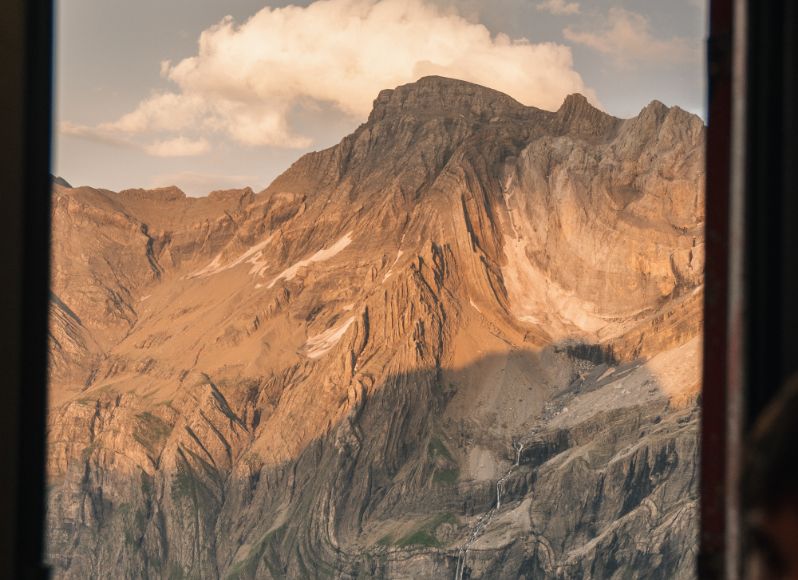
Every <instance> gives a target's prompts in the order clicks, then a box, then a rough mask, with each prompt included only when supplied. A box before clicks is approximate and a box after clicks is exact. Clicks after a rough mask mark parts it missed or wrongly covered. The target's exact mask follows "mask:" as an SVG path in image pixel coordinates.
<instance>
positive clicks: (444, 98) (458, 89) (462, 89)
mask: <svg viewBox="0 0 798 580" xmlns="http://www.w3.org/2000/svg"><path fill="white" fill-rule="evenodd" d="M530 109H531V108H530V107H526V106H524V105H522V104H521V103H519V102H518V101H516V100H515V99H513V98H511V97H509V96H508V95H505V94H504V93H501V92H499V91H496V90H493V89H489V88H487V87H483V86H480V85H476V84H474V83H470V82H467V81H462V80H458V79H452V78H446V77H440V76H428V77H423V78H421V79H419V80H418V81H416V82H414V83H409V84H406V85H402V86H400V87H397V88H395V89H387V90H384V91H382V92H380V94H379V95H378V96H377V99H376V100H375V101H374V108H373V110H372V112H371V115H370V116H369V121H370V122H375V121H379V120H381V119H383V118H385V117H387V116H391V115H402V114H412V115H425V116H444V117H456V116H466V117H485V116H488V117H493V116H497V115H502V116H519V115H520V116H524V115H527V114H528V112H529V110H530ZM532 110H534V109H532Z"/></svg>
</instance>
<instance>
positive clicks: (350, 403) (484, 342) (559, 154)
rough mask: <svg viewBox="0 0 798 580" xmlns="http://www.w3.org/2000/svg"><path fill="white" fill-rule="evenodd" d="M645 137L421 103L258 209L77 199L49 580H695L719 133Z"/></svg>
mask: <svg viewBox="0 0 798 580" xmlns="http://www.w3.org/2000/svg"><path fill="white" fill-rule="evenodd" d="M655 109H656V107H654V108H652V109H651V110H650V114H647V115H640V116H638V117H636V118H634V119H628V120H619V119H615V118H614V117H612V116H610V115H607V114H605V113H603V112H601V111H599V110H598V109H596V108H595V107H593V106H591V105H590V104H589V102H587V99H586V98H585V97H583V96H580V95H571V96H569V97H568V98H566V99H565V102H564V103H563V105H562V106H561V107H560V108H559V109H558V110H557V111H542V110H539V109H535V108H533V107H526V106H524V105H522V104H520V103H518V102H516V101H514V100H513V99H511V98H510V97H508V96H507V95H504V94H502V93H500V92H497V91H493V90H491V89H486V88H484V87H479V86H478V85H474V84H472V83H466V82H463V81H457V80H453V79H445V78H441V77H425V78H424V79H421V80H420V81H418V82H416V83H412V84H410V85H405V86H402V87H398V88H396V89H392V90H389V91H383V92H382V93H380V96H379V97H378V99H377V101H376V103H375V109H374V112H373V113H372V116H371V119H370V121H369V122H368V123H364V124H363V125H361V126H360V127H359V128H358V129H356V130H355V131H354V132H353V133H352V134H351V135H348V136H346V137H345V138H344V139H343V140H342V141H341V142H340V143H339V144H337V145H335V146H333V147H330V148H328V149H325V150H324V151H319V152H314V153H310V154H307V155H304V156H303V157H302V158H301V159H299V160H298V161H297V162H296V163H295V164H294V165H293V166H292V167H291V168H290V169H289V170H288V171H286V172H285V173H284V174H283V175H282V176H281V177H280V178H278V179H277V180H276V181H275V182H274V183H273V184H272V185H271V186H270V187H269V188H268V189H267V190H266V191H265V192H262V193H260V194H257V195H255V194H253V193H252V191H251V190H249V189H244V190H232V191H228V192H219V193H216V194H213V195H209V196H208V197H205V198H187V197H185V195H184V194H183V193H182V192H181V191H180V190H178V189H177V188H163V189H160V190H150V191H146V190H128V191H125V192H122V193H120V194H115V193H113V192H107V191H102V190H93V189H91V188H77V189H64V188H61V187H58V186H56V187H55V188H54V192H53V202H54V203H53V213H54V218H53V223H54V232H53V240H54V243H53V275H52V280H53V282H52V290H53V294H54V297H53V299H52V301H51V318H50V320H51V321H52V323H51V344H50V352H51V358H50V361H51V364H50V367H49V368H50V379H51V381H50V384H51V401H50V402H51V404H50V409H51V411H50V413H51V414H50V421H49V425H50V445H49V447H48V453H49V464H48V474H49V478H50V482H49V483H50V488H49V489H50V493H49V496H48V497H49V509H48V511H47V513H48V518H49V525H48V533H49V538H48V544H47V545H48V551H49V558H50V561H51V562H52V564H53V566H54V568H55V569H56V571H57V573H58V576H59V578H63V579H64V580H73V579H74V580H78V579H83V578H89V577H120V576H121V577H149V578H165V577H183V578H185V577H190V578H195V577H196V578H205V577H213V578H216V577H224V578H239V579H241V580H245V579H246V580H249V579H253V578H301V577H306V576H308V574H309V571H311V572H310V573H311V574H312V571H320V572H321V574H322V575H323V576H325V577H330V578H336V579H343V578H364V577H376V578H385V579H386V580H390V579H392V578H409V577H416V578H454V577H455V576H456V575H457V576H458V577H464V578H465V577H469V578H478V577H481V578H519V577H521V576H524V575H526V576H527V577H536V578H560V579H563V580H564V579H565V578H582V577H594V578H599V577H600V578H604V577H611V576H613V575H615V576H618V575H624V574H626V575H629V574H638V575H640V576H645V577H647V578H651V579H652V580H655V579H660V578H662V579H664V578H668V579H672V578H676V579H683V578H685V579H686V578H689V577H690V574H691V573H692V570H693V566H692V560H691V559H690V557H689V556H685V555H686V554H690V553H692V552H693V551H694V543H695V540H694V538H695V533H694V530H695V521H696V513H697V510H696V489H695V481H696V479H697V478H696V469H697V466H696V464H695V461H694V457H695V449H696V425H697V413H692V410H691V407H690V406H689V405H690V404H691V401H692V400H694V397H695V395H696V393H697V389H698V384H699V383H698V381H699V379H698V375H699V372H698V371H699V368H700V365H699V363H700V357H699V354H700V349H699V347H700V337H699V336H698V335H699V333H700V328H701V304H702V280H703V278H702V274H703V220H704V216H703V190H702V183H703V181H702V180H703V151H704V131H703V126H702V125H701V123H700V122H699V121H697V120H696V119H694V118H688V117H685V116H683V115H681V114H674V113H672V112H668V113H667V114H666V115H664V116H662V115H660V116H658V115H656V114H652V113H656V110H655ZM669 111H673V109H670V110H669ZM691 397H692V398H691ZM584 506H589V507H590V509H587V510H585V507H584ZM530 526H531V527H530ZM531 530H535V531H534V533H532V532H531ZM419 547H423V549H419ZM472 547H473V550H471V548H472ZM618 553H622V554H623V558H622V559H618V558H617V557H616V556H617V554H618ZM563 571H565V572H563ZM627 572H628V573H627Z"/></svg>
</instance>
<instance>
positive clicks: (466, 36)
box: [100, 0, 595, 150]
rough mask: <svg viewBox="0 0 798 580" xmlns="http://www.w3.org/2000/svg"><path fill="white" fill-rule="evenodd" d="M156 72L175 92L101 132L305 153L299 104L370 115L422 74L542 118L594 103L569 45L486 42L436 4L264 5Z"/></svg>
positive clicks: (330, 0)
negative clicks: (492, 92) (463, 84)
mask: <svg viewBox="0 0 798 580" xmlns="http://www.w3.org/2000/svg"><path fill="white" fill-rule="evenodd" d="M548 3H549V4H554V5H558V6H559V5H562V6H563V7H565V8H566V9H570V8H568V7H569V6H572V5H573V3H569V4H565V3H563V2H561V1H560V2H557V1H553V2H552V1H551V0H550V2H548ZM160 66H161V74H162V75H163V76H164V77H165V78H167V79H168V80H170V81H172V82H173V83H174V84H175V85H176V90H174V91H172V92H165V93H161V94H155V95H153V96H151V97H150V98H148V99H145V100H144V101H142V102H141V103H139V105H138V106H137V107H136V108H135V109H134V110H133V111H131V112H130V113H128V114H126V115H124V116H122V117H121V118H120V119H118V120H117V121H115V122H112V123H106V124H104V125H101V127H100V128H101V129H103V130H104V131H108V132H116V133H119V134H122V135H154V134H158V136H159V138H164V137H171V138H186V139H188V138H189V137H191V138H192V139H194V140H196V139H198V138H199V137H206V138H207V137H208V136H210V135H212V134H214V135H220V136H223V137H225V138H227V139H231V140H233V141H235V142H237V143H240V144H243V145H250V146H259V145H271V146H278V147H307V146H308V145H310V140H309V139H308V138H306V137H304V136H302V135H298V134H296V131H295V130H293V128H292V127H291V125H290V123H289V115H290V113H291V112H292V111H294V110H296V108H297V107H299V106H306V105H308V104H309V103H310V104H312V103H314V102H326V103H329V104H332V105H333V106H334V107H336V108H337V109H339V110H340V111H342V112H343V113H344V114H347V115H350V116H352V117H355V118H365V116H366V115H367V114H368V112H369V110H370V109H371V105H372V102H373V100H374V98H375V97H376V96H377V94H378V93H379V91H380V90H382V89H385V88H393V87H395V86H397V85H400V84H403V83H407V82H412V81H415V80H417V79H418V78H420V77H421V76H424V75H428V74H439V75H443V76H451V77H455V78H461V79H463V80H468V81H472V82H476V83H479V84H483V85H487V86H490V87H492V88H495V89H498V90H500V91H503V92H506V93H508V94H510V95H511V96H513V97H515V98H516V99H518V100H519V101H521V102H523V103H525V104H528V105H535V106H538V107H541V108H547V109H556V108H557V107H558V106H559V105H560V104H561V102H562V99H563V98H564V97H565V95H567V94H569V93H573V92H582V93H586V94H588V95H589V96H590V98H592V99H594V100H595V98H594V96H593V93H592V92H591V91H590V90H588V89H587V88H586V87H585V85H584V83H583V81H582V78H581V77H580V75H579V74H578V73H577V72H576V71H575V70H574V68H573V61H572V55H571V51H570V48H568V47H566V46H563V45H559V44H555V43H539V44H535V43H531V42H529V41H528V40H526V39H523V38H521V39H511V38H509V37H508V36H507V35H504V34H499V35H497V36H492V35H491V33H490V32H489V30H488V29H487V28H486V27H485V26H483V25H481V24H479V23H475V22H470V21H468V20H466V19H465V18H463V17H462V16H460V15H459V14H457V13H456V12H454V11H453V10H451V9H449V10H446V9H443V8H440V7H438V6H436V5H435V4H433V3H432V0H317V1H316V2H313V3H312V4H310V5H309V6H306V7H300V6H287V7H284V8H276V9H273V8H268V7H267V8H264V9H262V10H260V11H259V12H258V13H256V14H255V15H254V16H253V17H251V18H250V19H249V20H247V21H246V22H244V23H243V24H237V23H236V22H234V21H233V19H232V18H231V17H226V18H224V19H223V20H222V21H221V22H219V23H218V24H216V25H215V26H212V27H211V28H209V29H207V30H205V31H204V32H203V33H202V35H201V36H200V39H199V48H198V53H197V54H196V55H195V56H192V57H190V58H186V59H184V60H182V61H180V62H177V63H174V64H173V63H171V62H169V61H164V62H162V63H160ZM155 149H156V150H158V148H157V147H155Z"/></svg>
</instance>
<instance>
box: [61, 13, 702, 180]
mask: <svg viewBox="0 0 798 580" xmlns="http://www.w3.org/2000/svg"><path fill="white" fill-rule="evenodd" d="M327 1H328V2H330V3H332V4H331V6H332V7H331V9H330V10H327V11H326V12H325V11H324V10H323V9H321V8H322V7H321V6H316V7H315V8H314V7H311V8H313V10H311V9H298V10H295V11H293V12H291V13H283V12H268V13H267V11H263V12H262V13H261V14H260V15H259V17H258V18H257V19H255V20H253V21H252V23H250V24H247V25H246V26H245V27H243V28H239V25H242V24H244V23H245V22H247V20H248V19H249V18H250V17H252V16H253V15H255V14H256V13H258V12H259V11H261V10H263V9H264V8H266V7H270V8H278V7H283V6H286V5H289V4H294V5H298V6H300V7H306V6H308V5H310V4H312V2H310V1H304V2H299V1H297V2H285V1H283V2H263V1H261V2H256V1H253V0H230V1H226V2H223V3H222V2H218V1H212V0H160V1H156V0H138V1H137V2H129V1H122V0H69V1H66V0H60V1H59V2H57V10H58V14H57V18H58V26H57V50H56V61H57V77H56V87H57V90H56V103H57V106H56V121H57V123H59V125H58V126H59V127H60V130H59V131H57V133H56V137H55V146H56V150H55V166H54V173H57V174H58V175H61V176H63V177H64V178H66V179H67V180H68V181H70V182H71V183H72V184H73V185H91V186H95V187H104V188H108V189H113V190H119V189H123V188H128V187H153V186H158V185H166V184H175V185H178V186H179V187H181V188H183V189H184V190H185V191H186V192H187V193H189V194H191V195H202V194H205V193H207V192H209V191H211V190H213V189H218V188H225V187H240V186H243V185H250V186H251V187H253V188H254V189H255V190H260V189H262V188H264V187H265V186H266V185H268V183H269V182H270V181H271V180H272V179H273V178H274V177H276V176H277V175H278V174H279V173H280V172H282V171H283V170H285V169H286V168H287V167H288V165H290V163H291V162H293V161H294V160H296V159H297V158H298V157H299V156H300V155H301V154H302V153H304V152H307V151H311V150H318V149H322V148H325V147H328V146H330V145H332V144H334V143H337V142H338V141H339V140H340V139H341V137H343V136H344V135H345V134H347V133H349V132H350V131H351V130H353V129H354V128H355V127H356V126H357V125H358V124H360V123H361V122H363V121H364V120H365V118H366V115H367V112H368V103H370V102H371V100H372V99H373V98H374V97H375V96H376V93H377V91H378V90H379V89H380V88H391V84H392V85H393V86H395V85H397V84H403V83H404V82H410V81H412V80H415V78H412V77H413V76H414V75H420V74H421V73H423V72H424V71H427V72H430V71H431V72H441V74H450V76H460V77H465V76H468V77H469V79H468V80H474V81H476V82H480V83H481V84H486V85H488V86H491V85H494V88H498V89H500V90H505V91H506V92H508V93H510V94H511V95H512V96H514V97H515V98H517V99H519V100H520V101H522V102H524V103H525V104H530V105H535V106H541V107H542V108H549V109H551V108H556V105H553V104H552V103H556V102H559V100H560V97H561V96H564V95H565V94H567V93H568V92H573V90H580V91H581V92H586V93H588V94H589V95H590V96H591V98H592V99H593V100H594V102H596V103H598V104H600V106H601V107H602V108H604V109H605V110H607V111H608V112H610V113H612V114H614V115H617V116H620V117H629V116H633V115H635V114H636V113H637V112H638V111H639V110H640V109H641V108H642V107H643V106H645V105H646V104H647V103H648V102H650V101H651V100H653V99H658V100H660V101H663V102H664V103H666V104H667V105H678V106H680V107H682V108H684V109H687V110H689V111H691V112H695V113H697V114H700V115H702V116H703V112H704V100H705V94H704V93H705V83H704V38H705V29H706V6H705V3H704V2H701V1H698V0H671V1H670V2H661V1H654V0H626V1H624V0H600V1H595V2H588V1H581V2H578V1H576V0H545V1H544V0H460V1H454V0H412V2H409V4H412V5H413V8H412V9H407V10H405V7H403V5H402V4H401V3H402V0H327ZM383 2H391V3H392V5H393V9H388V6H384V7H383V8H384V10H382V12H379V14H378V13H377V11H376V10H374V11H372V12H369V15H368V16H363V15H364V14H366V12H365V11H366V8H368V6H369V5H372V8H373V5H374V4H380V3H383ZM364 6H366V8H364ZM399 13H401V17H400V16H396V20H397V21H399V20H401V22H398V23H396V25H395V26H394V23H393V22H392V20H391V19H392V18H394V16H393V15H395V14H399ZM227 15H229V16H231V17H232V22H230V23H228V24H227V25H225V26H221V27H217V28H216V31H215V32H214V33H209V34H208V35H206V37H207V38H209V39H210V40H212V41H213V42H212V43H211V44H210V45H209V46H212V48H210V49H208V50H206V51H205V52H203V53H202V54H201V55H200V57H199V58H198V59H196V60H194V61H188V62H183V63H182V64H178V63H181V61H184V59H189V58H190V57H196V56H197V55H198V39H199V37H200V34H201V33H202V32H203V31H204V30H207V29H209V28H210V27H212V26H214V25H216V24H218V23H219V22H220V21H221V20H222V19H223V18H224V17H225V16H227ZM331 15H332V16H331ZM339 18H340V20H336V19H339ZM427 21H429V22H431V24H430V26H426V24H425V23H426V22H427ZM478 25H483V26H484V27H486V28H487V31H489V33H490V34H483V33H482V32H483V29H482V28H480V27H479V26H478ZM350 26H352V28H347V27H350ZM348 30H356V31H357V34H354V33H352V32H347V31H348ZM336 32H339V33H340V34H339V35H338V36H337V37H336V34H335V33H336ZM347 34H348V36H347ZM392 35H393V36H392ZM504 35H506V37H505V36H504ZM355 36H357V37H358V38H356V39H354V37H355ZM300 37H302V38H305V39H304V40H303V41H302V42H304V44H302V43H301V42H300V41H297V40H296V39H297V38H300ZM432 37H435V42H432V41H431V40H430V38H432ZM352 39H354V40H352ZM521 39H527V40H528V43H524V42H522V41H521ZM447 43H448V44H447ZM547 43H550V44H547ZM439 45H442V46H439ZM452 46H456V47H459V49H458V53H457V54H453V53H452ZM460 50H462V54H459V51H460ZM292 51H293V52H292ZM380 51H382V53H381V52H380ZM292 54H293V55H295V56H291V55H292ZM278 55H282V56H278ZM292 59H294V60H292ZM381 59H383V60H384V61H385V66H384V67H383V65H382V61H381ZM571 59H572V60H571ZM163 61H170V64H169V65H168V66H165V67H164V66H162V62H163ZM265 61H268V62H269V64H268V65H265V64H264V62H265ZM339 63H340V66H341V67H342V69H341V71H337V70H335V69H336V67H337V66H339ZM353 63H354V64H353ZM464 63H465V64H464ZM470 63H473V64H470ZM505 65H506V66H505ZM505 68H506V70H505ZM493 71H495V74H494V72H493ZM538 76H539V77H540V78H538ZM314 79H316V82H314ZM380 83H386V84H388V85H389V86H381V85H380ZM164 94H166V95H167V97H163V95H164ZM164 99H166V100H164ZM532 101H535V102H532ZM131 113H133V114H132V115H131ZM126 115H127V117H126ZM183 117H185V118H183Z"/></svg>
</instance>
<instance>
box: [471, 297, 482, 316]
mask: <svg viewBox="0 0 798 580" xmlns="http://www.w3.org/2000/svg"><path fill="white" fill-rule="evenodd" d="M468 303H469V304H471V307H472V308H473V309H474V310H476V311H477V312H479V313H480V314H482V311H481V310H480V309H479V306H477V305H476V304H474V301H473V300H471V299H470V298H469V299H468Z"/></svg>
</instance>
